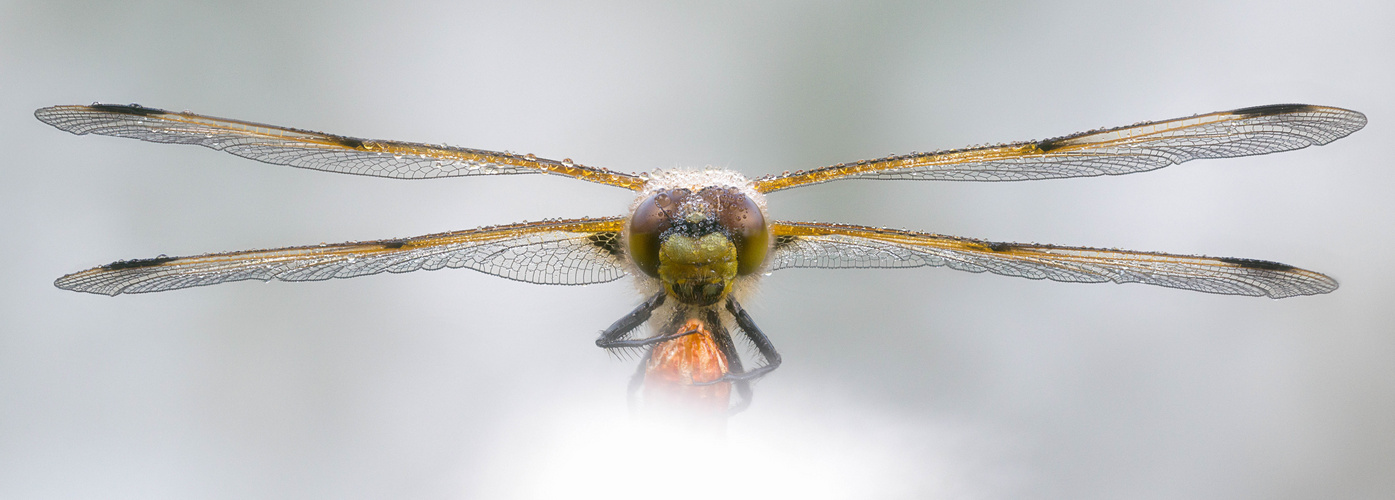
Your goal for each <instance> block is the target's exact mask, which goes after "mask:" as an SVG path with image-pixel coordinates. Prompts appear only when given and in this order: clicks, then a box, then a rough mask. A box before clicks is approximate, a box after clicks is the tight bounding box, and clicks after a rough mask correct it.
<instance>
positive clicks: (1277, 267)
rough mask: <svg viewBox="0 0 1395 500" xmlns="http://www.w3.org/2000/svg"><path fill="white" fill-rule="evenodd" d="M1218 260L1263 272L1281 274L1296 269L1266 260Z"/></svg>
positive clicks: (1230, 258)
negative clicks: (1277, 272) (1278, 272)
mask: <svg viewBox="0 0 1395 500" xmlns="http://www.w3.org/2000/svg"><path fill="white" fill-rule="evenodd" d="M1219 259H1220V261H1221V262H1224V263H1226V264H1233V265H1236V266H1240V267H1243V268H1245V269H1263V270H1266V271H1280V272H1283V271H1292V270H1294V269H1297V268H1296V267H1293V266H1290V265H1288V264H1283V263H1280V262H1274V261H1268V260H1259V259H1240V258H1235V257H1220V258H1219Z"/></svg>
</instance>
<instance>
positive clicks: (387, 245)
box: [383, 240, 407, 250]
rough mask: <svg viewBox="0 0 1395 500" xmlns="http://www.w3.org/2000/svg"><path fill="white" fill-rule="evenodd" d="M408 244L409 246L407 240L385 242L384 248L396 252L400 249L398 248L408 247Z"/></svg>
mask: <svg viewBox="0 0 1395 500" xmlns="http://www.w3.org/2000/svg"><path fill="white" fill-rule="evenodd" d="M406 244H407V240H394V241H384V242H383V248H386V249H389V250H396V249H398V248H402V247H403V246H404V245H406Z"/></svg>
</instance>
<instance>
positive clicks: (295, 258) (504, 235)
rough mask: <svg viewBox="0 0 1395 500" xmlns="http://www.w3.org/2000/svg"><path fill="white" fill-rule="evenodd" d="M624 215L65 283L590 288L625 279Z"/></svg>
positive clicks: (173, 264)
mask: <svg viewBox="0 0 1395 500" xmlns="http://www.w3.org/2000/svg"><path fill="white" fill-rule="evenodd" d="M623 226H624V220H623V219H621V218H619V217H613V218H606V219H573V220H564V221H543V222H525V223H519V224H513V225H507V226H495V227H486V228H481V229H472V230H468V231H456V232H450V233H440V234H432V235H427V236H419V237H415V238H404V239H399V240H379V241H365V242H356V243H340V244H335V245H316V246H304V247H290V248H279V249H274V250H251V251H245V252H231V253H219V254H208V255H200V256H196V257H164V256H161V257H156V258H153V259H140V260H128V261H117V262H113V263H111V264H108V265H105V266H101V267H96V268H92V269H88V270H86V271H82V272H78V273H73V274H69V275H67V276H64V277H62V278H58V280H57V281H55V282H54V285H56V286H57V287H58V288H62V289H65V290H73V291H78V292H90V293H99V294H105V295H117V294H121V293H145V292H159V291H164V290H174V289H178V288H188V287H194V286H204V285H213V284H217V283H224V282H228V281H239V280H262V281H270V280H273V279H274V280H281V281H319V280H326V279H330V278H352V277H356V276H366V275H370V274H378V273H382V272H391V273H405V272H410V271H417V270H421V269H426V270H436V269H441V268H443V267H451V268H462V267H463V268H469V269H474V270H476V271H480V272H484V273H488V274H493V275H495V276H502V277H505V278H509V279H513V280H518V281H524V282H528V283H540V284H551V285H584V284H589V283H602V282H606V281H613V280H616V279H619V278H620V277H622V276H624V275H625V273H626V271H625V266H624V263H623V261H622V260H621V251H620V246H619V241H620V231H621V229H622V228H623Z"/></svg>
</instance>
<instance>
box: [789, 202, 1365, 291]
mask: <svg viewBox="0 0 1395 500" xmlns="http://www.w3.org/2000/svg"><path fill="white" fill-rule="evenodd" d="M771 234H772V236H773V237H774V240H775V249H774V251H772V255H774V254H775V253H778V252H779V251H780V249H781V248H782V247H785V246H789V245H791V244H793V242H794V241H797V240H798V239H799V238H801V237H812V238H817V237H824V236H844V237H850V238H865V239H870V240H875V241H879V242H882V243H888V244H892V245H895V246H902V247H924V248H933V249H943V250H948V251H953V252H961V253H966V254H977V255H991V256H994V257H996V258H1001V259H1004V260H1010V261H1015V262H1022V263H1030V264H1033V265H1038V266H1043V265H1050V264H1052V261H1055V262H1056V264H1054V265H1058V266H1066V265H1068V264H1085V265H1096V266H1105V267H1108V268H1116V269H1117V268H1119V266H1118V265H1117V264H1113V263H1112V262H1111V261H1110V260H1107V259H1105V258H1103V257H1100V256H1090V255H1070V253H1071V252H1079V253H1082V254H1091V253H1093V254H1099V255H1101V256H1102V255H1108V256H1114V257H1117V258H1119V259H1123V260H1126V261H1127V260H1133V261H1135V262H1138V263H1141V264H1149V263H1155V264H1189V265H1201V266H1213V267H1215V268H1216V269H1218V270H1223V271H1239V272H1248V273H1253V274H1252V275H1247V276H1244V277H1250V278H1263V279H1270V280H1277V282H1278V283H1277V284H1281V285H1288V286H1287V287H1269V288H1264V287H1260V286H1258V285H1256V284H1254V283H1248V282H1245V285H1246V286H1248V287H1252V289H1255V290H1256V291H1252V292H1245V291H1222V290H1220V289H1205V288H1193V287H1187V286H1180V285H1175V284H1168V283H1165V282H1148V281H1142V280H1138V279H1126V280H1123V281H1120V280H1118V279H1115V278H1113V277H1110V276H1108V275H1107V274H1097V276H1099V277H1100V278H1102V279H1098V280H1092V281H1075V280H1060V279H1055V278H1051V277H1050V275H1049V274H1048V275H1045V276H1024V275H1020V274H1004V273H999V272H996V271H991V269H988V268H985V269H980V270H978V271H972V272H984V271H990V272H994V273H995V274H1000V275H1007V276H1013V277H1022V278H1028V279H1034V280H1041V279H1050V280H1052V281H1058V282H1072V283H1077V282H1085V283H1090V282H1105V281H1110V282H1114V283H1119V284H1124V283H1140V284H1146V285H1154V286H1162V287H1165V288H1176V289H1181V290H1189V291H1196V292H1202V293H1212V294H1217V295H1246V296H1254V297H1259V296H1267V297H1269V298H1272V299H1282V298H1288V297H1295V296H1303V295H1322V294H1326V293H1331V292H1333V291H1335V290H1337V288H1338V287H1339V286H1340V284H1339V283H1338V282H1337V280H1335V279H1333V278H1332V277H1330V276H1327V275H1326V274H1322V273H1319V272H1316V271H1310V270H1307V269H1302V268H1299V267H1295V266H1291V265H1288V264H1284V263H1280V262H1274V261H1268V260H1259V259H1247V258H1237V257H1211V256H1205V255H1185V254H1171V253H1163V252H1147V251H1135V250H1118V249H1105V248H1093V247H1072V246H1062V245H1047V244H1027V243H1007V242H992V241H987V240H980V239H974V238H965V237H959V236H947V235H941V234H934V233H922V232H915V231H905V230H896V229H886V228H874V227H868V226H856V225H848V224H829V223H818V222H789V221H775V222H773V223H772V224H771ZM1052 252H1060V253H1057V254H1053V253H1052ZM944 265H945V264H939V265H931V264H919V265H914V266H873V265H866V266H836V267H831V268H858V267H861V268H874V267H939V266H944ZM791 267H816V268H817V267H821V266H791ZM950 267H954V266H952V265H951V266H950ZM1061 268H1062V269H1065V268H1066V267H1061ZM1145 269H1146V268H1145ZM960 270H963V269H960ZM1208 278H1209V279H1213V280H1218V281H1221V282H1243V280H1238V279H1226V278H1224V277H1220V276H1212V277H1208Z"/></svg>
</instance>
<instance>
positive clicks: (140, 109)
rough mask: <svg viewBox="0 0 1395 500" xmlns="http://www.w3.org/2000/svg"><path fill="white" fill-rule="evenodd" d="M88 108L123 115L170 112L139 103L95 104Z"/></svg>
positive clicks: (148, 114) (150, 114) (149, 114)
mask: <svg viewBox="0 0 1395 500" xmlns="http://www.w3.org/2000/svg"><path fill="white" fill-rule="evenodd" d="M88 108H89V109H93V110H97V111H103V112H107V113H118V114H123V115H136V116H153V115H163V114H166V113H168V111H165V110H163V109H159V108H147V107H145V106H141V105H139V104H93V105H91V106H88Z"/></svg>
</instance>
